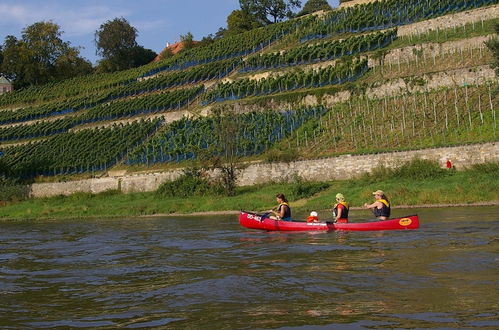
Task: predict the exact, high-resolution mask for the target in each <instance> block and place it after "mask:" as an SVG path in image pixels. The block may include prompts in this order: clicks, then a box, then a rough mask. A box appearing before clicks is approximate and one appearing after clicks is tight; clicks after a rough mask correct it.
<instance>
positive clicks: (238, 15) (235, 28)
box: [227, 10, 262, 35]
mask: <svg viewBox="0 0 499 330" xmlns="http://www.w3.org/2000/svg"><path fill="white" fill-rule="evenodd" d="M261 26H262V23H260V22H259V21H258V20H257V18H256V17H255V16H253V15H252V14H250V13H248V12H247V11H244V10H234V11H233V12H232V13H231V14H230V15H229V16H228V17H227V34H229V35H234V34H239V33H242V32H245V31H249V30H253V29H256V28H259V27H261Z"/></svg>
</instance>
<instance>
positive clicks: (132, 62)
mask: <svg viewBox="0 0 499 330" xmlns="http://www.w3.org/2000/svg"><path fill="white" fill-rule="evenodd" d="M137 35H138V32H137V29H136V28H134V27H133V26H131V25H130V23H129V22H128V21H127V20H126V19H124V18H123V17H121V18H115V19H113V20H111V21H107V22H105V23H103V24H102V25H101V26H100V27H99V29H98V30H97V31H96V32H95V44H96V46H97V50H96V54H97V55H100V56H102V60H101V61H99V66H98V70H99V71H119V70H125V69H130V68H133V67H137V66H139V65H143V64H146V63H148V62H150V61H151V60H152V59H154V57H155V56H156V53H154V52H153V51H152V50H150V49H145V48H144V47H142V46H139V45H138V44H137V41H136V38H137Z"/></svg>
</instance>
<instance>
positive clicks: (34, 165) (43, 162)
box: [0, 119, 161, 177]
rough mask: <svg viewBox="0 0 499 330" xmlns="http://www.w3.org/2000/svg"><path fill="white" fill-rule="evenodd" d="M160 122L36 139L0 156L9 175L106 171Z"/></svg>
mask: <svg viewBox="0 0 499 330" xmlns="http://www.w3.org/2000/svg"><path fill="white" fill-rule="evenodd" d="M160 124H161V120H158V119H156V120H148V121H140V122H135V123H131V124H124V125H123V124H115V125H113V126H112V127H108V128H102V129H88V130H81V131H78V132H69V133H63V134H59V135H56V136H54V137H51V138H49V139H46V140H43V141H40V142H34V143H29V144H26V145H21V146H15V147H8V148H5V149H2V150H0V157H1V159H2V160H3V161H4V162H5V164H6V165H7V167H8V168H9V170H10V172H11V173H10V174H12V175H16V176H20V177H34V176H37V175H58V174H75V173H83V172H90V171H100V170H106V169H107V168H108V167H110V166H112V165H114V164H115V163H116V162H118V161H120V160H121V159H122V158H123V157H124V156H125V155H126V153H127V152H128V151H130V150H131V149H133V148H134V147H136V146H137V145H138V144H140V143H142V142H143V141H144V139H145V138H146V137H147V136H149V135H150V134H151V133H153V132H154V131H155V130H156V129H157V127H159V125H160Z"/></svg>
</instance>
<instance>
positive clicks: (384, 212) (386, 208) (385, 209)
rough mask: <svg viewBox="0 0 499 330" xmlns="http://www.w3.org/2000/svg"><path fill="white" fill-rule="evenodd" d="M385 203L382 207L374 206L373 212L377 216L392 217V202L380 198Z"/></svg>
mask: <svg viewBox="0 0 499 330" xmlns="http://www.w3.org/2000/svg"><path fill="white" fill-rule="evenodd" d="M378 202H381V204H382V205H383V206H382V207H381V208H380V209H378V208H377V207H375V208H373V213H374V216H375V217H387V218H389V217H390V211H391V210H390V203H388V201H386V200H384V199H380V200H378Z"/></svg>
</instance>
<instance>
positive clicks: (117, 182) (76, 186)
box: [31, 143, 499, 197]
mask: <svg viewBox="0 0 499 330" xmlns="http://www.w3.org/2000/svg"><path fill="white" fill-rule="evenodd" d="M414 157H419V158H423V159H433V160H436V161H438V162H439V163H440V164H442V166H444V165H445V162H446V160H447V159H450V160H451V161H452V163H453V164H454V165H455V166H456V168H457V169H460V168H464V167H466V166H470V165H472V164H476V163H483V162H487V161H496V162H497V161H499V143H484V144H475V145H467V146H458V147H446V148H435V149H424V150H414V151H403V152H395V153H380V154H370V155H343V156H339V157H331V158H321V159H313V160H303V161H296V162H291V163H253V164H250V165H248V166H247V167H246V168H245V169H243V170H241V172H240V173H239V180H238V184H239V185H240V186H247V185H253V184H258V183H265V182H269V181H276V180H277V181H285V180H287V179H292V178H293V177H294V176H296V175H298V176H300V177H302V178H304V179H306V180H333V179H337V178H352V177H355V176H358V175H360V174H362V173H366V172H369V171H371V170H372V169H373V168H375V167H376V166H378V165H381V164H383V165H385V166H387V167H395V166H397V165H400V164H402V163H404V162H406V161H408V160H410V159H412V158H414ZM181 173H182V172H181V170H176V171H169V172H162V173H150V174H141V175H128V176H126V175H125V176H122V177H114V178H101V179H89V180H81V181H72V182H59V183H37V184H33V185H31V196H32V197H48V196H56V195H70V194H73V193H76V192H89V193H99V192H103V191H106V190H121V191H123V192H124V193H131V192H144V191H153V190H156V189H157V188H158V187H159V185H160V184H161V183H163V182H165V181H167V180H172V179H175V178H177V177H178V176H180V175H181Z"/></svg>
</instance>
